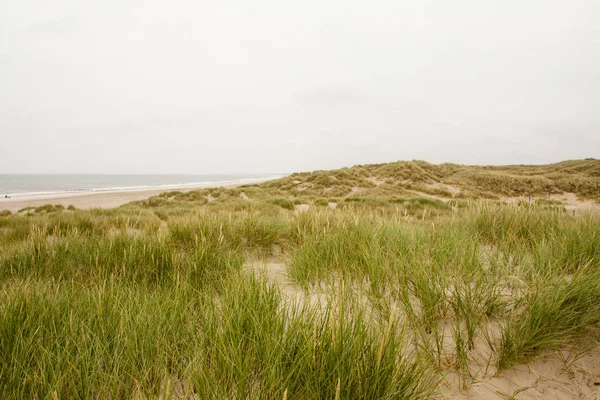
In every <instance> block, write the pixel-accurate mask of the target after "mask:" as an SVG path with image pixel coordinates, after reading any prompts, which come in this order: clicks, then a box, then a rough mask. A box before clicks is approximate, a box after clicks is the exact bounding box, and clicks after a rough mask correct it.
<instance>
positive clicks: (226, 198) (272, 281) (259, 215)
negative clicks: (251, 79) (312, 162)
mask: <svg viewBox="0 0 600 400" xmlns="http://www.w3.org/2000/svg"><path fill="white" fill-rule="evenodd" d="M319 179H321V178H319ZM337 179H354V178H351V177H347V176H345V175H344V174H342V173H340V174H339V176H337ZM356 179H358V178H356ZM360 179H362V178H360ZM319 182H320V181H319ZM317 183H318V182H317ZM367 186H368V185H366V186H365V187H367ZM371 189H373V190H374V188H372V187H371V188H370V190H371ZM272 190H273V191H274V192H275V193H274V194H273V195H272V196H271V195H269V193H268V192H267V191H266V190H265V189H261V188H252V187H250V188H242V189H236V190H229V191H228V190H225V189H221V190H214V191H212V192H211V191H206V192H195V193H192V194H186V195H181V194H179V193H167V194H165V195H163V196H159V197H157V198H155V200H152V201H145V202H138V203H136V204H130V205H127V206H124V207H121V208H118V209H115V210H107V211H100V210H92V211H84V210H72V209H71V210H65V209H58V208H56V207H44V208H41V209H40V210H37V211H36V210H29V211H24V212H22V213H19V214H17V215H5V216H2V217H0V285H1V291H0V398H3V399H4V398H6V399H22V398H32V399H54V398H82V399H83V398H85V399H87V398H111V399H140V398H173V399H179V398H198V399H205V398H214V399H222V398H236V399H242V398H243V399H246V398H248V399H273V398H281V399H328V398H330V399H336V398H337V399H361V398H362V399H377V398H379V399H418V398H431V397H435V396H436V395H437V394H438V388H439V383H440V382H441V381H442V379H443V376H444V375H445V374H447V373H448V372H456V373H458V374H459V376H460V379H461V382H462V384H463V387H468V385H469V384H470V383H472V382H473V381H474V380H475V379H479V378H480V376H479V377H477V376H475V374H476V373H475V372H473V371H477V368H479V369H480V370H481V371H485V372H486V373H490V374H493V373H494V372H495V371H500V370H503V369H507V368H511V367H513V366H515V365H518V364H520V363H525V362H529V361H531V360H533V359H535V358H538V357H543V356H546V355H548V354H551V353H552V352H553V351H556V350H560V349H561V348H562V347H564V346H575V347H576V346H580V347H581V348H582V349H583V348H587V347H589V343H590V342H592V343H595V342H596V341H597V338H598V328H599V324H600V321H599V317H598V315H600V309H599V308H598V307H599V306H598V304H600V301H599V300H600V268H599V267H600V251H599V250H598V249H599V248H600V237H599V233H598V232H600V219H599V218H598V217H597V216H588V217H579V218H575V217H572V216H570V215H567V214H565V213H564V212H562V211H560V210H557V209H545V208H540V207H529V206H523V205H516V206H507V205H498V204H493V203H480V202H471V203H468V204H462V205H461V206H460V207H455V208H457V209H458V211H451V210H450V207H448V206H447V205H446V204H445V203H444V204H443V205H439V204H437V203H435V202H431V201H423V202H416V201H414V202H409V203H407V202H404V201H402V202H400V201H399V200H398V201H391V200H390V199H386V200H381V199H374V200H373V201H364V200H360V201H358V200H357V201H347V202H346V201H341V199H339V198H336V197H335V196H331V198H329V197H328V198H327V203H324V205H319V204H320V203H319V200H322V199H319V198H313V199H310V198H308V197H307V198H306V199H302V200H299V199H296V200H294V199H293V198H286V197H285V193H284V192H277V191H276V190H275V189H272ZM242 191H244V193H245V194H246V195H247V196H249V197H250V200H243V199H241V198H240V193H241V192H242ZM208 194H210V195H211V196H212V197H211V198H212V199H213V200H211V201H210V202H209V201H208V200H207V199H206V196H207V195H208ZM357 198H360V197H357ZM156 199H160V201H159V200H156ZM281 199H284V200H285V201H284V200H281ZM336 201H337V202H338V203H340V204H348V205H347V206H340V207H338V208H336V209H332V208H330V207H329V206H328V204H329V203H330V202H336ZM321 203H323V202H322V201H321ZM295 204H308V205H309V206H310V209H309V210H308V211H305V212H298V211H297V210H296V209H294V207H292V205H295ZM411 207H412V208H411ZM432 207H433V208H432ZM427 209H431V210H438V211H439V213H434V212H425V210H427ZM257 259H258V260H265V261H267V262H277V263H281V264H284V265H285V267H284V269H283V270H284V274H285V281H284V282H283V281H282V282H279V281H278V279H279V278H278V277H277V276H267V277H262V276H257V274H256V273H255V272H254V271H252V270H251V269H249V268H248V267H247V266H248V265H249V264H251V263H252V262H255V261H256V260H257ZM290 287H291V288H292V289H293V290H292V292H291V293H295V294H294V296H297V297H293V296H292V297H290V296H291V295H290ZM475 367H477V368H475Z"/></svg>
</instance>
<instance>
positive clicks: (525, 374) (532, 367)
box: [245, 260, 600, 400]
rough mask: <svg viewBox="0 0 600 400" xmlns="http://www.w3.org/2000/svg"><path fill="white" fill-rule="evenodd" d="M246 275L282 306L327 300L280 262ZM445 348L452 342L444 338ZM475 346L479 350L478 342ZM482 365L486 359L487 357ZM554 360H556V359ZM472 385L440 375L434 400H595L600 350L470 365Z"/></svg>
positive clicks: (599, 389)
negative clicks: (262, 280)
mask: <svg viewBox="0 0 600 400" xmlns="http://www.w3.org/2000/svg"><path fill="white" fill-rule="evenodd" d="M245 267H246V268H247V270H248V271H254V272H255V273H257V274H258V275H263V276H265V277H266V279H267V280H268V282H269V283H271V284H273V285H276V286H278V287H279V288H280V289H281V292H282V294H283V296H284V299H285V300H286V301H287V302H288V303H287V304H289V305H291V306H293V305H295V306H301V305H303V304H304V305H310V306H313V307H314V306H317V307H326V305H327V304H328V297H327V295H326V293H325V292H324V291H321V290H318V289H311V290H310V291H308V292H305V291H304V290H302V288H300V287H299V286H297V285H295V284H294V283H293V282H292V280H291V278H290V277H289V276H288V272H287V267H286V264H285V263H284V262H281V261H279V262H276V261H274V260H270V261H268V260H255V261H252V262H249V263H247V264H246V266H245ZM448 340H449V342H451V341H452V339H451V337H450V336H448ZM480 342H481V343H479V344H480V345H481V346H482V347H485V343H487V342H486V341H485V340H483V338H481V340H480ZM483 353H485V357H483V359H487V351H483V352H482V354H483ZM559 354H560V355H559ZM469 370H470V372H471V373H472V374H473V381H472V383H471V384H470V385H469V386H468V387H467V388H463V387H462V385H461V379H459V377H458V376H457V374H456V373H454V372H451V371H446V372H445V373H444V374H442V375H441V376H440V378H442V382H441V387H440V389H439V391H438V392H437V393H436V394H435V395H434V397H433V398H435V399H448V400H487V399H490V400H495V399H497V400H507V399H516V400H519V399H521V400H561V399H590V400H591V399H594V400H598V399H600V348H598V347H596V348H591V349H590V351H589V352H586V353H584V354H580V355H577V354H575V353H573V354H571V353H569V351H568V350H566V349H565V350H563V351H561V352H560V353H559V352H556V353H548V354H546V355H545V356H541V357H540V358H539V359H536V360H535V361H532V362H529V363H526V364H521V365H517V366H515V367H513V368H510V369H507V370H504V371H501V372H499V373H498V371H496V370H495V369H494V367H493V366H489V370H488V366H486V365H485V363H482V364H481V365H476V364H473V365H470V366H469Z"/></svg>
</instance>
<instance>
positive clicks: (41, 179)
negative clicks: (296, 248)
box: [0, 174, 283, 197]
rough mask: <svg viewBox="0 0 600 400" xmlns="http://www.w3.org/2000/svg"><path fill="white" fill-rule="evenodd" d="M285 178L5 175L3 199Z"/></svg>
mask: <svg viewBox="0 0 600 400" xmlns="http://www.w3.org/2000/svg"><path fill="white" fill-rule="evenodd" d="M282 175H283V174H229V175H24V174H23V175H21V174H17V175H2V174H0V196H1V197H4V196H5V195H8V196H11V197H12V196H15V197H16V196H27V195H34V194H50V193H61V192H87V191H106V190H126V189H145V188H161V187H165V188H168V187H182V188H185V187H186V186H194V185H198V184H202V183H213V182H214V183H218V182H225V181H240V182H243V181H244V180H249V179H256V178H270V177H273V178H277V177H279V176H282Z"/></svg>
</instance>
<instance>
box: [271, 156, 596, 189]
mask: <svg viewBox="0 0 600 400" xmlns="http://www.w3.org/2000/svg"><path fill="white" fill-rule="evenodd" d="M261 186H262V187H266V188H270V189H277V190H280V191H283V192H291V193H294V194H296V195H319V196H329V197H332V196H333V197H335V196H340V195H348V194H350V193H352V192H353V190H354V191H356V190H357V189H364V191H366V192H367V193H369V192H370V193H371V194H374V195H386V194H390V193H402V192H412V191H417V192H422V193H425V194H432V195H439V196H442V197H465V198H480V197H486V198H499V197H502V196H527V195H530V194H531V195H537V196H540V195H548V194H553V193H562V192H571V193H576V194H577V195H580V196H583V197H589V198H599V197H600V160H596V159H585V160H573V161H564V162H560V163H556V164H549V165H511V166H469V165H458V164H440V165H435V164H430V163H428V162H425V161H399V162H395V163H387V164H371V165H357V166H354V167H351V168H342V169H339V170H334V171H314V172H305V173H296V174H292V175H291V176H289V177H286V178H283V179H280V180H276V181H271V182H267V183H264V184H262V185H261Z"/></svg>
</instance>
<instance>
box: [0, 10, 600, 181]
mask: <svg viewBox="0 0 600 400" xmlns="http://www.w3.org/2000/svg"><path fill="white" fill-rule="evenodd" d="M599 156H600V1H596V0H590V1H584V0H561V1H552V0H539V1H537V0H502V1H496V0H471V1H469V0H453V1H447V0H439V1H416V0H415V1H412V0H411V1H403V0H392V1H375V0H374V1H367V0H363V1H353V0H343V1H342V0H315V1H313V0H303V1H290V0H274V1H262V0H253V1H247V0H230V1H225V0H224V1H202V0H200V1H199V0H189V1H178V0H172V1H157V0H114V1H113V0H102V1H100V0H95V1H81V0H54V1H51V2H50V1H42V0H0V173H16V172H21V173H40V172H42V173H43V172H47V173H228V172H229V173H234V172H292V171H300V170H312V169H326V168H336V167H341V166H350V165H353V164H357V163H373V162H387V161H395V160H411V159H424V160H427V161H430V162H435V163H439V162H446V161H448V162H458V163H469V164H503V163H545V162H554V161H559V160H564V159H572V158H584V157H599Z"/></svg>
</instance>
